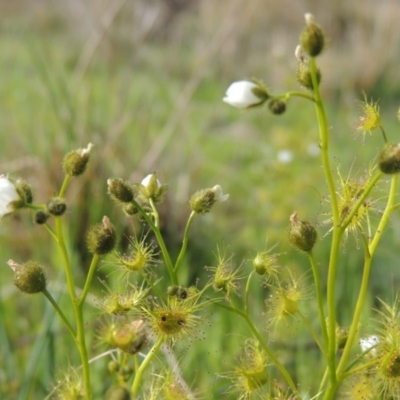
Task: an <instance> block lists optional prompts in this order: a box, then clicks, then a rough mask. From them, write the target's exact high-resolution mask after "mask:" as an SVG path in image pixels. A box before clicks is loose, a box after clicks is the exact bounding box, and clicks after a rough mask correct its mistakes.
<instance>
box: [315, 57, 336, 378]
mask: <svg viewBox="0 0 400 400" xmlns="http://www.w3.org/2000/svg"><path fill="white" fill-rule="evenodd" d="M310 70H311V78H312V83H313V88H314V96H315V109H316V113H317V118H318V128H319V136H320V146H321V158H322V165H323V167H324V173H325V179H326V181H327V184H328V189H329V195H330V199H331V210H332V218H333V234H332V247H331V252H330V258H329V272H328V287H327V292H328V293H327V301H328V366H329V372H330V381H331V385H335V383H336V371H335V370H336V334H335V330H336V309H335V280H336V269H337V264H338V253H339V247H340V240H341V236H342V233H343V231H342V230H340V228H339V223H340V215H339V206H338V199H337V193H336V188H335V183H334V180H333V175H332V170H331V166H330V161H329V151H328V149H329V134H328V123H327V118H326V113H325V108H324V105H323V102H322V98H321V93H320V90H319V85H318V79H317V66H316V63H315V58H314V57H311V58H310Z"/></svg>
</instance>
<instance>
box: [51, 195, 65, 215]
mask: <svg viewBox="0 0 400 400" xmlns="http://www.w3.org/2000/svg"><path fill="white" fill-rule="evenodd" d="M47 209H48V210H49V213H50V214H52V215H55V216H57V217H59V216H60V215H63V214H64V213H65V210H66V209H67V203H66V202H65V199H62V198H61V197H53V198H52V199H50V200H49V202H48V203H47Z"/></svg>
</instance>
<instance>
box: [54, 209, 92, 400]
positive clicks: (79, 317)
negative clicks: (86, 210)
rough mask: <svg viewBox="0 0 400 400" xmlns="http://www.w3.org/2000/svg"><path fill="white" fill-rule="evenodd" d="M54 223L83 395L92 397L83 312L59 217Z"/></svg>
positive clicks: (88, 397)
mask: <svg viewBox="0 0 400 400" xmlns="http://www.w3.org/2000/svg"><path fill="white" fill-rule="evenodd" d="M55 224H56V233H57V242H58V245H59V247H60V250H61V254H62V257H63V261H64V267H65V274H66V277H67V286H68V292H69V296H70V298H71V301H72V305H73V308H74V313H75V320H76V336H75V342H76V345H77V347H78V351H79V355H80V357H81V362H82V371H83V382H84V388H85V395H86V398H87V399H88V400H89V399H91V398H92V394H91V388H90V371H89V358H88V354H87V349H86V341H85V327H84V322H83V314H82V309H81V307H80V306H79V305H78V302H77V296H76V291H75V284H74V278H73V274H72V268H71V263H70V260H69V255H68V251H67V246H66V245H65V241H64V234H63V229H62V219H61V217H56V218H55Z"/></svg>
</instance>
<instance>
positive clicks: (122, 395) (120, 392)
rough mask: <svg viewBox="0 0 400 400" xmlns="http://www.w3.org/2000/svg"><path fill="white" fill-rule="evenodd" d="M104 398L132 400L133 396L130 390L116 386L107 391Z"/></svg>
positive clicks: (109, 399) (108, 399)
mask: <svg viewBox="0 0 400 400" xmlns="http://www.w3.org/2000/svg"><path fill="white" fill-rule="evenodd" d="M104 398H105V399H107V400H130V399H131V395H130V393H129V390H128V389H126V388H124V387H123V386H118V385H114V386H111V387H110V388H109V389H108V390H107V392H106V394H105V397H104Z"/></svg>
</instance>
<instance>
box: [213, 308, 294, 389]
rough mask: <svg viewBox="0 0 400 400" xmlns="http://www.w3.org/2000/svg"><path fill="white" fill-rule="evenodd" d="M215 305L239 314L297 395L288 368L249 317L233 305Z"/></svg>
mask: <svg viewBox="0 0 400 400" xmlns="http://www.w3.org/2000/svg"><path fill="white" fill-rule="evenodd" d="M215 304H216V305H217V306H219V307H222V308H225V309H226V310H228V311H231V312H233V313H236V314H238V315H240V316H241V317H242V318H243V319H244V320H245V321H246V323H247V325H248V326H249V328H250V330H251V331H252V333H253V335H254V336H255V337H256V339H257V340H258V342H259V343H260V345H261V346H262V348H263V349H264V351H265V352H266V353H267V355H268V357H269V358H270V359H271V360H272V361H273V363H274V364H275V366H276V367H277V368H278V369H279V371H280V372H281V374H282V375H283V376H284V378H285V379H286V382H287V383H288V385H289V386H290V388H291V389H292V391H293V393H294V394H296V395H297V388H296V385H295V384H294V382H293V379H292V377H291V376H290V374H289V372H288V370H287V369H286V368H285V367H284V365H283V364H282V363H281V362H280V361H279V360H278V358H276V356H275V354H274V353H273V352H272V350H271V349H270V348H269V347H268V345H267V344H266V343H265V342H264V340H263V338H262V336H261V335H260V332H259V331H258V329H257V328H256V327H255V326H254V324H253V322H252V321H251V319H250V317H249V316H248V315H247V314H246V313H245V312H243V311H240V310H238V309H237V308H234V307H230V306H227V305H225V304H222V303H215Z"/></svg>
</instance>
